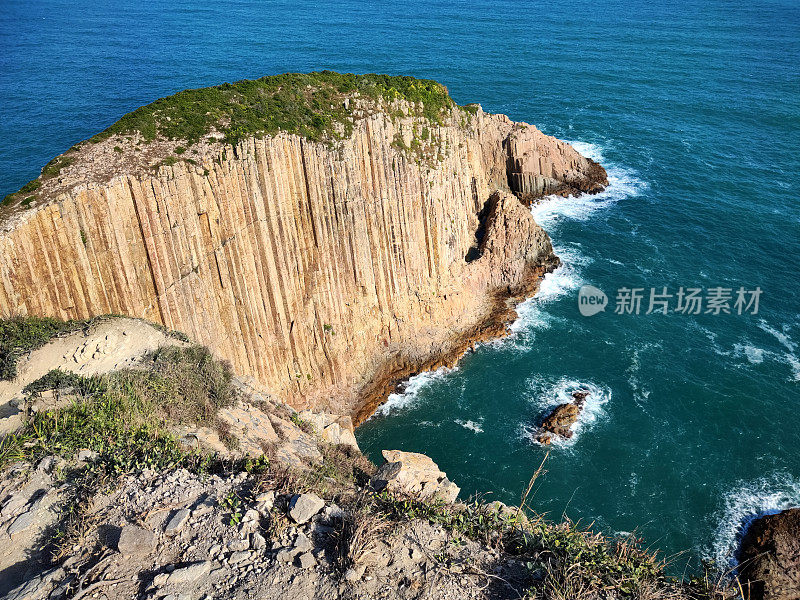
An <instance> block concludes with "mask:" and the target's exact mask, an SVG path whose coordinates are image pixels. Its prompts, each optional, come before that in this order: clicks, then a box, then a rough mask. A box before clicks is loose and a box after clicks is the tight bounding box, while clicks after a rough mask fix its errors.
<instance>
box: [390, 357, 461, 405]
mask: <svg viewBox="0 0 800 600" xmlns="http://www.w3.org/2000/svg"><path fill="white" fill-rule="evenodd" d="M457 369H458V367H452V368H449V367H441V368H439V369H436V370H435V371H425V372H424V373H419V374H418V375H414V376H413V377H411V378H410V379H409V380H408V381H406V382H405V383H404V384H403V385H402V389H401V390H400V391H399V392H395V393H394V394H389V397H388V398H387V399H386V402H384V403H383V404H381V405H380V406H379V407H378V408H377V410H376V411H375V414H376V415H384V416H385V415H388V414H391V413H392V412H394V411H396V410H400V409H404V408H409V407H410V406H413V404H414V403H415V402H416V401H417V397H418V396H419V393H420V392H421V391H422V390H424V389H425V388H427V387H428V386H430V385H431V384H432V383H433V382H434V381H437V380H439V379H442V378H444V377H446V376H447V375H448V374H450V373H452V372H453V371H456V370H457Z"/></svg>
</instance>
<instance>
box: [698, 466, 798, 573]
mask: <svg viewBox="0 0 800 600" xmlns="http://www.w3.org/2000/svg"><path fill="white" fill-rule="evenodd" d="M796 506H800V479H798V478H796V477H794V476H792V475H789V474H788V473H774V474H772V475H770V476H767V477H762V478H760V479H757V480H755V481H738V482H736V484H734V485H733V486H732V487H731V489H730V490H729V491H728V492H727V493H725V494H724V496H723V505H722V507H720V509H719V510H718V511H717V513H716V514H715V515H714V520H715V522H717V523H719V526H718V527H717V530H716V533H715V535H714V542H713V546H712V548H711V549H710V550H709V551H707V552H706V553H705V554H706V555H707V556H708V557H709V558H713V559H714V560H716V561H717V563H718V564H719V565H731V566H732V565H733V560H734V558H735V556H734V555H735V552H736V549H737V546H738V543H739V539H740V537H741V535H742V533H743V532H744V531H745V529H746V528H747V526H748V525H749V524H750V522H751V521H752V520H753V519H754V518H755V517H757V516H760V515H763V514H768V513H774V512H778V511H781V510H784V509H787V508H792V507H796Z"/></svg>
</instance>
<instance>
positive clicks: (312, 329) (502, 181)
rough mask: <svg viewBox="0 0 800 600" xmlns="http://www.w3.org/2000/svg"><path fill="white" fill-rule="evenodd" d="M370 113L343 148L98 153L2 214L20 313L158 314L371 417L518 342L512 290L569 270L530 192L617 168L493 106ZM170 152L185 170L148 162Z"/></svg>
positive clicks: (265, 142) (13, 310) (12, 296)
mask: <svg viewBox="0 0 800 600" xmlns="http://www.w3.org/2000/svg"><path fill="white" fill-rule="evenodd" d="M389 109H390V110H389ZM362 112H363V114H362V115H361V117H359V119H358V120H357V121H356V122H355V123H354V127H353V133H352V135H351V136H350V137H349V138H347V139H345V140H343V141H342V142H341V143H340V144H338V145H337V147H335V148H331V147H329V146H328V145H326V144H323V143H317V142H311V141H308V140H306V139H303V138H301V137H299V136H297V135H289V134H283V133H282V134H279V135H275V136H272V137H269V136H268V137H264V138H259V139H255V138H253V139H246V140H243V141H241V142H239V143H238V144H237V145H236V146H235V147H231V146H229V145H224V144H222V143H220V142H219V141H218V140H217V139H216V138H212V137H208V138H204V139H203V140H201V141H200V142H198V143H197V144H196V145H194V146H193V147H192V148H191V149H190V150H187V152H186V156H187V157H188V156H190V155H191V162H188V161H184V160H178V161H177V162H175V161H174V155H172V150H173V148H174V145H175V144H174V143H169V142H168V141H165V140H154V141H153V142H151V143H149V144H148V143H145V142H144V141H142V140H139V139H136V138H135V136H133V138H132V139H130V140H128V139H124V138H117V137H113V136H112V137H111V138H109V139H108V140H105V141H100V142H98V143H96V144H88V145H86V146H85V147H82V149H81V150H80V152H79V153H78V154H77V155H75V156H73V157H71V159H70V160H71V161H72V163H71V164H69V165H67V166H65V167H64V168H63V170H62V172H61V173H60V175H59V177H58V178H57V179H52V180H48V181H46V182H44V183H43V184H42V187H41V189H40V190H39V191H38V192H37V201H36V203H35V204H34V205H33V206H31V207H30V208H28V209H24V210H23V209H20V210H19V211H18V212H17V213H15V214H14V215H12V216H8V217H7V218H5V220H4V221H3V222H2V223H0V316H3V317H7V316H10V315H16V314H31V315H49V316H55V317H60V318H86V317H89V316H92V315H98V314H126V315H132V316H137V317H143V318H146V319H149V320H152V321H156V322H159V323H162V324H164V325H166V326H167V327H168V328H170V329H175V330H179V331H182V332H184V333H186V334H187V335H188V336H189V337H190V338H192V339H193V340H196V341H197V342H199V343H201V344H204V345H206V346H208V347H210V348H211V349H212V350H213V351H214V352H215V354H216V355H217V356H219V357H222V358H225V359H227V360H229V361H230V362H231V363H232V366H233V369H234V371H235V372H237V373H238V374H240V375H242V376H252V377H254V378H255V380H256V381H257V382H258V385H259V387H262V388H264V389H268V390H269V391H270V392H271V393H272V394H273V395H275V396H276V397H278V398H280V399H281V400H282V401H285V402H287V403H289V404H290V405H292V406H293V407H295V408H296V409H304V408H310V409H312V410H314V411H315V412H323V411H328V412H331V413H335V414H347V415H352V416H354V417H355V418H356V421H358V420H359V419H363V418H365V417H366V416H368V414H369V413H370V412H371V411H372V410H373V409H374V406H375V404H376V403H377V402H380V401H381V400H382V399H383V398H385V395H386V393H387V392H390V391H391V390H392V385H393V384H394V383H396V381H398V380H400V379H403V378H406V377H408V376H409V375H412V374H413V373H415V372H418V371H419V370H421V369H424V368H431V367H435V366H436V365H437V364H449V363H452V361H454V360H455V359H456V358H457V357H458V356H459V355H460V354H461V353H463V351H464V350H466V349H467V348H468V347H469V345H470V343H471V342H472V341H474V340H475V339H483V338H485V337H491V336H493V335H502V333H503V332H504V331H505V329H504V327H503V326H502V324H503V321H504V320H506V319H508V318H511V317H512V316H513V315H512V313H511V312H509V311H510V307H508V306H506V305H505V304H504V303H503V301H504V300H506V299H508V298H509V297H510V295H513V292H514V291H517V292H519V293H523V292H525V291H528V292H530V291H531V290H533V289H535V283H536V281H537V280H538V278H540V277H541V276H542V275H543V274H544V273H545V272H546V271H547V270H549V269H551V268H553V266H554V265H555V264H556V261H555V258H554V256H553V253H552V248H551V247H550V245H549V241H548V240H547V235H546V234H545V233H544V232H543V231H541V230H540V229H539V228H538V227H537V226H536V225H535V223H533V219H532V217H530V214H529V213H527V212H526V211H524V207H522V206H521V205H520V204H519V202H518V201H517V200H516V198H514V197H513V196H512V195H511V192H515V193H517V194H518V195H520V197H523V198H529V197H530V196H532V195H536V194H542V193H550V192H558V191H560V192H564V193H567V192H577V191H584V190H585V191H596V189H597V188H598V187H599V186H601V185H602V184H603V183H605V173H604V172H603V170H602V167H599V166H598V165H596V164H595V163H592V162H591V161H589V160H588V159H586V158H584V157H583V156H581V155H580V154H579V153H578V152H576V151H575V150H574V149H573V148H572V147H571V146H569V145H568V144H566V143H564V142H561V141H559V140H556V139H555V138H552V137H549V136H546V135H544V134H542V133H541V132H539V131H538V130H537V129H536V128H535V127H533V126H531V125H526V124H520V123H514V122H513V121H511V120H509V119H508V118H507V117H505V116H504V115H492V114H487V113H485V112H483V111H482V110H480V109H479V108H478V109H477V110H475V111H465V110H462V109H460V108H457V107H453V108H452V109H447V110H446V111H445V112H443V113H442V115H441V118H440V119H439V121H440V122H439V123H438V124H432V123H431V122H430V121H428V120H427V119H425V118H423V117H421V116H415V115H416V107H413V106H409V105H407V104H403V103H402V102H400V101H398V102H397V103H396V104H395V105H392V106H391V107H389V108H388V109H387V110H386V111H377V112H376V111H374V110H372V111H366V110H364V111H362ZM398 114H403V115H405V116H402V117H397V116H396V115H398ZM423 129H424V130H426V131H428V132H429V137H428V139H427V141H425V143H424V144H423V147H422V148H421V149H420V152H419V153H415V152H414V151H409V150H407V148H409V147H410V146H412V145H413V144H412V142H413V141H414V140H417V142H418V143H419V138H418V136H419V132H420V131H422V130H423ZM401 140H402V141H403V143H402V144H400V141H401ZM137 142H141V144H140V146H138V147H137V146H136V143H137ZM115 147H118V148H120V149H122V150H123V152H122V153H120V152H116V151H114V148H115ZM403 148H406V150H404V149H403ZM159 153H160V154H159ZM159 156H160V157H161V158H162V159H163V158H164V157H167V156H169V157H171V158H172V159H173V160H172V161H171V162H172V163H174V164H169V165H167V166H161V167H160V168H158V169H152V168H151V166H150V165H147V164H144V163H141V161H146V160H151V159H152V162H154V163H155V162H158V158H159ZM430 156H434V157H435V159H430V160H429V158H426V157H430ZM140 163H141V164H140ZM509 180H510V181H511V187H509ZM497 191H500V192H501V193H505V196H502V197H501V198H500V199H499V201H495V202H494V208H493V209H492V211H493V215H492V216H490V218H489V221H490V222H488V223H485V224H484V223H482V222H481V217H480V215H481V214H485V213H484V208H485V204H486V203H487V200H489V199H490V197H492V195H493V194H494V193H495V192H497ZM524 214H527V216H523V215H524ZM492 223H494V224H492ZM484 225H485V227H484ZM484 229H485V231H486V234H487V235H486V237H485V238H483V240H482V239H481V237H482V235H483V231H484ZM491 240H494V242H492V241H491ZM484 242H485V243H484ZM482 243H483V245H484V247H483V248H482V249H481V248H480V245H481V244H482ZM476 251H477V252H479V253H481V252H482V253H483V256H482V257H481V258H480V259H479V260H468V259H467V257H468V256H471V255H474V254H475V252H476ZM97 350H98V346H97V345H94V346H92V347H91V348H89V347H87V348H86V352H85V353H84V354H85V355H87V356H93V355H94V354H95V352H96V351H97ZM99 350H102V347H100V348H99ZM79 360H83V358H82V356H81V357H79Z"/></svg>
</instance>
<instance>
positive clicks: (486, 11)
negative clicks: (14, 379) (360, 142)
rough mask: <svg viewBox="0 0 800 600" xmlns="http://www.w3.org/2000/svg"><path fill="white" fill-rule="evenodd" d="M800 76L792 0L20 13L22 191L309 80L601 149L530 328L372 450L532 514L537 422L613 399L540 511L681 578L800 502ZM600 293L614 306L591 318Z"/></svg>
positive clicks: (370, 435) (381, 435) (15, 102)
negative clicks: (640, 295) (593, 183)
mask: <svg viewBox="0 0 800 600" xmlns="http://www.w3.org/2000/svg"><path fill="white" fill-rule="evenodd" d="M798 65H800V5H798V4H797V3H796V2H793V1H789V0H785V1H784V0H778V1H774V2H773V1H761V0H758V1H755V2H746V3H745V2H734V1H718V0H710V1H697V0H687V1H685V2H680V3H663V2H634V1H632V0H625V1H610V2H605V3H597V2H592V3H589V2H581V1H579V2H566V1H564V0H553V1H551V2H547V3H534V2H510V1H499V2H493V3H479V2H465V1H462V2H436V1H434V2H416V1H411V2H405V3H396V2H373V3H365V2H352V1H350V0H343V1H339V2H331V3H326V2H318V3H294V2H255V1H240V2H230V3H213V4H212V3H201V2H194V3H193V2H182V1H177V2H147V3H142V2H103V1H100V2H85V1H82V0H77V1H76V0H71V1H69V2H67V1H61V0H42V1H33V2H30V1H21V0H4V2H2V3H0V195H4V194H6V193H9V192H12V191H14V190H16V189H18V188H19V187H20V186H21V185H23V184H24V183H25V182H26V181H28V180H30V179H32V178H33V177H35V176H36V175H38V171H39V167H41V166H42V165H43V164H44V163H46V162H47V161H48V160H49V159H50V158H52V157H53V156H55V155H56V154H59V153H60V152H63V151H64V150H66V149H67V148H68V147H69V146H71V145H72V144H73V143H75V142H77V141H79V140H81V139H84V138H86V137H89V136H90V135H92V134H93V133H96V132H97V131H99V130H101V129H103V128H104V127H106V126H107V125H109V124H111V123H112V122H114V121H115V120H116V119H117V118H119V117H120V116H121V115H122V114H124V113H125V112H128V111H130V110H132V109H134V108H136V107H137V106H139V105H141V104H145V103H147V102H149V101H151V100H153V99H155V98H157V97H160V96H164V95H167V94H169V93H172V92H175V91H177V90H180V89H183V88H187V87H200V86H205V85H210V84H215V83H220V82H222V81H233V80H236V79H241V78H253V77H259V76H262V75H266V74H273V73H280V72H286V71H308V70H317V69H323V68H329V69H334V70H339V71H354V72H386V73H391V74H411V75H416V76H420V77H430V78H435V79H438V80H439V81H441V82H443V83H445V84H446V85H447V86H448V88H449V89H450V91H451V94H452V95H453V97H454V98H455V99H456V100H457V101H458V102H460V103H467V102H480V103H481V104H482V105H483V106H484V108H485V109H486V110H488V111H495V112H504V113H507V114H508V115H510V116H511V117H512V118H514V119H517V120H525V121H528V122H531V123H534V124H536V125H537V126H539V127H540V128H541V129H542V130H544V131H545V132H546V133H549V134H552V135H556V136H558V137H561V138H564V139H567V140H570V141H573V142H575V143H576V145H577V147H578V148H579V149H580V150H582V151H584V152H585V153H587V154H589V155H591V156H593V157H594V158H596V159H598V160H599V161H600V162H601V163H602V164H603V165H604V166H605V167H606V168H607V169H608V172H609V175H610V179H611V185H610V186H609V188H608V190H607V191H606V192H605V193H603V194H602V195H600V196H596V197H590V198H578V199H569V200H563V199H558V200H550V201H547V202H545V203H543V204H542V205H540V206H538V207H536V208H535V209H534V213H535V215H536V217H537V219H538V220H539V222H540V223H541V224H542V225H543V226H544V227H545V228H546V229H547V230H548V231H549V233H550V234H551V236H552V238H553V241H554V244H555V246H556V249H557V251H558V253H559V254H560V256H561V257H562V259H563V261H564V266H563V267H562V268H560V269H559V270H558V271H556V272H555V273H553V274H552V275H550V276H548V278H547V279H546V281H545V282H544V284H543V286H542V291H541V293H540V294H539V296H538V297H537V298H536V299H533V300H531V301H529V302H527V303H525V304H524V305H523V306H522V307H521V309H520V311H519V312H520V319H519V321H517V322H516V323H515V324H514V325H513V330H514V334H513V335H512V336H511V337H509V338H507V339H505V340H502V341H499V342H494V343H489V344H485V345H483V346H481V347H480V348H479V349H478V351H477V352H475V353H473V354H470V355H468V356H467V357H465V358H464V359H463V360H462V361H461V363H460V365H459V367H458V368H457V369H455V370H453V371H450V372H447V371H440V372H437V373H435V374H433V375H423V376H420V377H417V378H415V379H414V380H412V381H411V382H410V384H409V385H408V387H407V389H406V391H405V393H403V394H397V395H395V396H393V397H392V398H391V399H390V402H389V403H388V404H387V405H386V406H385V407H384V408H383V409H382V410H381V411H380V413H379V414H377V415H376V416H375V417H374V418H372V419H371V420H370V421H368V422H367V423H366V424H365V425H364V426H363V427H362V428H360V430H359V432H358V438H359V442H360V443H361V445H362V447H363V448H364V450H365V451H366V452H367V453H369V454H370V455H371V456H372V457H373V458H375V459H379V456H380V454H379V452H380V450H381V449H382V448H401V449H405V450H417V451H421V452H425V453H427V454H429V455H430V456H431V457H432V458H433V459H434V460H436V461H437V462H438V463H439V465H440V466H441V467H442V468H443V469H444V470H445V471H447V473H448V475H449V476H450V477H451V478H452V479H453V480H454V481H456V482H458V483H459V484H460V485H461V486H462V488H463V494H464V495H469V494H471V493H488V492H491V493H492V497H494V498H498V499H501V500H504V501H506V502H510V503H513V502H515V501H518V499H519V495H520V492H521V491H522V489H523V488H524V487H525V485H526V484H527V482H528V478H529V477H530V475H531V473H532V472H533V471H534V470H535V468H536V467H537V466H538V465H539V463H540V462H541V460H542V458H543V456H544V453H545V450H544V449H543V448H541V447H539V446H537V445H536V444H534V443H533V442H532V440H531V436H530V433H531V431H532V424H533V423H534V422H535V421H536V419H537V418H538V417H539V416H540V415H541V413H542V412H543V411H544V410H546V409H547V407H548V406H551V405H553V404H555V403H557V402H558V401H559V400H560V399H563V398H566V397H567V396H568V394H569V392H570V391H571V390H572V389H573V388H574V387H575V386H577V385H588V386H590V388H591V389H592V390H593V395H592V397H591V400H590V402H589V404H588V408H587V411H586V412H585V414H584V416H583V418H582V420H581V422H580V424H579V428H578V432H577V435H576V436H575V437H574V438H573V440H571V441H570V442H568V443H565V444H559V445H557V446H555V447H554V448H553V449H552V450H551V453H550V456H549V459H548V461H547V464H546V468H547V474H546V475H545V476H544V477H542V478H541V479H540V480H539V481H538V483H537V487H536V493H535V497H534V505H535V506H536V508H538V509H539V510H541V511H547V512H549V513H550V514H551V515H552V516H553V517H554V518H557V517H560V516H561V515H562V514H563V513H566V514H567V515H569V516H570V517H572V518H575V519H581V521H582V522H584V523H587V524H588V523H590V522H594V523H595V524H596V526H598V527H601V528H603V529H605V530H607V531H610V532H621V531H632V530H636V531H638V532H639V533H640V534H641V535H643V536H644V538H645V540H646V541H647V543H648V544H651V545H653V546H656V547H661V548H662V549H663V550H664V551H665V552H666V553H676V552H682V551H683V552H684V554H682V555H681V557H680V558H679V559H677V561H676V565H677V566H676V567H675V568H676V569H677V570H681V569H682V568H683V564H684V563H685V562H686V561H687V560H689V559H697V558H700V557H716V558H719V559H721V560H726V557H727V556H728V555H729V553H730V549H731V547H732V544H733V543H734V539H735V534H736V530H737V527H738V525H739V524H740V523H741V522H742V520H743V519H745V518H746V517H747V516H748V515H751V514H753V513H756V512H759V511H764V510H775V509H778V508H782V507H784V506H789V505H800V413H799V412H798V408H797V407H798V392H800V302H799V301H798V289H797V284H798V275H797V273H798V269H799V268H800V203H798V191H797V190H798V189H800V174H798V172H799V171H800V160H798V154H797V150H798V146H800V71H799V68H798ZM584 284H592V285H594V286H597V287H598V288H600V289H602V290H604V291H605V292H606V293H607V294H609V296H610V297H611V298H610V300H611V307H610V308H609V310H607V311H605V312H602V313H600V314H597V315H595V316H592V317H583V316H581V315H580V313H579V312H578V304H577V293H578V289H579V288H580V286H581V285H584ZM625 286H627V287H639V288H644V289H645V290H646V292H645V301H644V302H645V306H643V311H644V310H645V309H646V304H647V300H648V298H647V296H648V295H649V290H650V288H653V287H655V288H659V289H660V288H662V287H664V286H666V287H667V288H668V291H671V292H673V293H674V292H676V291H677V290H678V288H679V287H681V286H683V287H685V288H689V287H698V288H702V289H704V290H707V289H708V288H711V287H718V286H721V287H724V288H732V289H734V290H735V289H738V288H739V287H740V286H743V287H745V288H747V289H753V288H756V287H757V286H758V287H760V288H761V290H762V295H761V298H760V305H759V312H758V314H756V315H753V314H750V313H747V314H743V315H737V314H731V315H725V314H721V315H713V314H701V315H686V314H676V313H670V314H668V315H663V314H651V315H644V314H640V315H633V314H632V315H617V314H614V313H613V304H614V296H615V295H616V291H617V290H618V289H619V288H621V287H625ZM673 301H674V300H673ZM734 313H735V311H734ZM681 561H683V562H681Z"/></svg>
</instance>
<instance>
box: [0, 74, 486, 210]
mask: <svg viewBox="0 0 800 600" xmlns="http://www.w3.org/2000/svg"><path fill="white" fill-rule="evenodd" d="M356 94H357V95H358V96H359V97H361V98H365V99H367V100H369V101H371V102H372V105H373V107H374V109H375V110H381V109H383V107H384V106H385V104H386V103H387V102H391V101H394V100H397V99H402V100H406V101H408V102H412V103H415V104H417V108H416V116H418V117H423V118H426V119H428V120H430V121H432V122H439V121H440V119H441V117H442V114H443V111H445V110H447V109H451V108H453V107H455V106H456V104H455V103H454V102H453V100H452V99H451V98H450V95H449V94H448V92H447V88H446V87H445V86H443V85H442V84H440V83H438V82H436V81H433V80H430V79H416V78H414V77H407V76H391V75H378V74H366V75H356V74H353V73H335V72H333V71H318V72H313V73H285V74H282V75H270V76H267V77H262V78H260V79H254V80H242V81H237V82H235V83H223V84H221V85H216V86H212V87H207V88H198V89H189V90H183V91H181V92H178V93H177V94H173V95H172V96H167V97H165V98H160V99H159V100H156V101H155V102H152V103H150V104H147V105H146V106H142V107H140V108H137V109H136V110H134V111H133V112H130V113H128V114H126V115H124V116H123V117H122V118H121V119H120V120H119V121H117V122H116V123H114V124H113V125H111V126H110V127H109V128H107V129H106V130H104V131H102V132H101V133H98V134H97V135H95V136H94V137H92V138H90V140H89V141H90V142H100V141H102V140H105V139H108V138H109V137H111V136H114V135H119V136H124V137H126V138H127V139H129V140H130V139H131V136H133V135H134V134H139V135H141V136H142V138H143V139H144V141H145V142H151V141H153V140H155V139H156V138H163V139H168V140H176V141H181V142H182V143H181V145H179V146H177V147H176V148H175V153H176V154H178V155H181V154H183V153H184V152H185V151H186V150H187V149H188V148H189V147H190V146H191V145H192V144H194V143H196V142H197V141H199V140H200V139H201V138H202V137H203V136H205V135H206V134H208V133H210V132H211V131H212V129H215V130H217V131H218V132H220V133H221V134H222V136H223V140H224V142H226V143H229V144H234V145H235V144H237V143H238V142H239V141H241V140H243V139H245V138H249V137H263V136H268V135H275V134H277V133H278V132H282V131H283V132H287V133H294V134H297V135H300V136H303V137H305V138H307V139H309V140H313V141H318V142H326V143H332V142H335V141H336V140H339V139H343V138H347V137H349V136H350V134H351V133H352V130H353V123H354V120H355V118H356V116H355V115H354V114H353V103H352V102H351V103H350V105H349V106H347V107H346V106H345V100H346V99H347V98H349V97H351V96H353V95H356ZM476 110H477V107H476V106H475V105H468V106H466V107H464V111H465V112H466V113H473V114H474V112H475V111H476ZM400 112H402V111H395V113H400ZM402 115H403V116H405V113H402ZM81 145H83V142H81V143H79V144H76V145H75V146H73V147H72V148H70V149H69V150H67V152H65V153H64V154H62V155H60V156H57V157H56V158H54V159H53V160H51V161H50V162H49V163H47V165H45V166H44V168H43V169H42V174H41V177H40V178H37V179H35V180H33V181H31V182H29V183H27V184H26V185H25V186H24V187H23V188H22V189H20V190H19V191H18V192H14V193H12V194H9V195H8V196H6V197H5V198H4V199H3V203H5V202H12V201H14V200H15V199H17V198H19V196H20V195H21V194H27V195H30V194H31V193H32V192H35V191H36V190H37V189H38V188H39V187H40V186H41V183H42V181H43V180H46V179H50V178H53V177H56V176H57V175H58V174H59V173H60V172H61V170H62V169H63V168H65V167H67V166H69V165H70V164H72V163H73V161H74V160H75V153H76V152H77V151H79V149H80V147H81ZM114 151H115V152H118V153H122V152H123V150H122V149H121V148H120V147H119V146H115V147H114ZM176 160H177V159H176V158H175V157H169V158H167V159H165V160H163V161H162V162H161V163H159V164H158V165H157V166H162V165H170V164H174V163H175V161H176Z"/></svg>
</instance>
